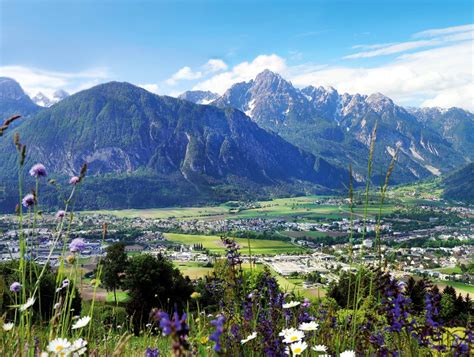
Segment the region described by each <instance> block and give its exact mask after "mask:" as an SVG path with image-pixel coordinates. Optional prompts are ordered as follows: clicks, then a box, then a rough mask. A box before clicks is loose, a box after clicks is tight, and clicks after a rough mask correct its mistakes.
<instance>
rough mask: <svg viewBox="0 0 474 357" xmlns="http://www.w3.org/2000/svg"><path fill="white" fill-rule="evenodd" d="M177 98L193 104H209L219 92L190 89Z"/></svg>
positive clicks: (217, 96)
mask: <svg viewBox="0 0 474 357" xmlns="http://www.w3.org/2000/svg"><path fill="white" fill-rule="evenodd" d="M178 98H179V99H184V100H187V101H189V102H192V103H195V104H209V103H211V102H213V101H214V100H216V99H217V98H219V94H217V93H213V92H210V91H203V90H192V91H186V92H184V93H182V94H180V95H179V96H178Z"/></svg>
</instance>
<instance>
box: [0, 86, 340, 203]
mask: <svg viewBox="0 0 474 357" xmlns="http://www.w3.org/2000/svg"><path fill="white" fill-rule="evenodd" d="M15 131H18V132H19V133H20V135H21V140H22V142H24V143H25V144H26V145H27V148H28V165H30V164H33V163H35V162H41V163H43V164H44V165H45V166H46V167H48V169H49V170H50V172H51V173H54V174H55V175H57V176H72V175H74V174H77V172H78V170H79V168H80V166H81V165H82V163H84V162H87V163H88V166H89V171H88V172H89V175H90V176H92V177H93V179H92V180H90V184H91V185H93V187H94V190H92V189H91V190H90V192H89V191H88V187H87V186H86V188H85V189H86V196H88V197H89V198H91V201H92V202H89V203H87V204H84V205H83V206H86V207H89V208H94V207H95V208H99V207H104V208H112V207H115V208H117V207H124V206H126V207H134V206H137V205H140V206H148V207H150V206H157V205H158V206H159V205H162V204H164V203H165V204H177V203H186V204H191V203H196V200H204V199H205V198H208V199H211V200H215V201H219V200H224V199H229V198H240V197H241V195H247V196H251V195H252V194H256V195H258V191H259V190H261V192H262V193H263V192H267V194H268V192H269V190H271V191H272V192H280V193H286V194H288V193H291V192H294V193H297V192H299V193H302V192H316V191H319V192H328V188H330V189H337V188H342V187H343V185H344V182H346V181H348V179H349V177H348V173H347V172H346V171H345V170H344V169H341V168H337V167H334V166H332V165H331V164H329V163H328V162H327V161H325V160H324V159H323V158H321V157H315V156H314V155H312V154H309V153H306V152H304V151H303V150H301V149H299V148H298V147H296V146H294V145H292V144H290V143H288V142H286V141H285V140H284V139H282V138H281V137H280V136H278V135H276V134H274V133H270V132H268V131H265V130H264V129H262V128H260V127H259V126H258V125H257V124H256V123H254V122H253V121H252V120H250V118H248V117H247V116H246V115H245V114H244V113H242V112H240V111H239V110H236V109H234V108H224V109H221V108H217V107H215V106H204V105H197V104H194V103H191V102H189V101H186V100H181V99H177V98H172V97H166V96H157V95H155V94H152V93H150V92H147V91H146V90H144V89H142V88H139V87H136V86H133V85H131V84H128V83H119V82H110V83H106V84H102V85H99V86H96V87H93V88H91V89H88V90H85V91H82V92H79V93H76V94H74V95H72V96H70V97H68V98H66V99H64V100H62V101H60V102H59V103H57V104H55V105H53V106H52V107H50V108H45V109H42V110H40V111H39V112H38V113H37V114H36V115H35V116H34V117H32V118H28V119H26V120H25V121H23V123H22V124H20V126H19V127H18V128H17V129H16V130H13V131H11V132H10V135H9V136H6V137H4V138H2V141H1V142H0V162H2V170H1V172H0V178H2V179H3V180H5V181H8V180H10V181H11V180H12V179H13V178H14V177H15V174H16V171H17V169H16V159H15V148H14V145H13V142H12V140H11V136H12V135H13V132H15ZM58 133H60V135H58ZM127 177H128V178H129V179H130V180H129V182H128V184H129V185H128V186H125V187H122V186H121V185H122V184H123V179H124V178H127ZM86 182H88V181H86ZM112 188H115V189H114V190H113V191H112V192H110V189H112ZM306 190H307V191H306ZM94 192H95V193H94ZM105 192H108V194H104V193H105ZM262 193H261V194H262ZM112 197H113V199H112ZM7 201H8V200H7Z"/></svg>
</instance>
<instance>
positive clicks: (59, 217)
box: [56, 210, 66, 219]
mask: <svg viewBox="0 0 474 357" xmlns="http://www.w3.org/2000/svg"><path fill="white" fill-rule="evenodd" d="M65 215H66V212H65V211H63V210H60V211H58V212H57V213H56V219H62V218H64V216H65Z"/></svg>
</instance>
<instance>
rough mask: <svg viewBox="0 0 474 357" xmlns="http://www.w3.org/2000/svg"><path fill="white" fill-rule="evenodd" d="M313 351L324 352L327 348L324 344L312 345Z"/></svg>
mask: <svg viewBox="0 0 474 357" xmlns="http://www.w3.org/2000/svg"><path fill="white" fill-rule="evenodd" d="M312 349H313V351H315V352H326V351H327V350H328V348H327V347H326V346H324V345H316V346H313V347H312Z"/></svg>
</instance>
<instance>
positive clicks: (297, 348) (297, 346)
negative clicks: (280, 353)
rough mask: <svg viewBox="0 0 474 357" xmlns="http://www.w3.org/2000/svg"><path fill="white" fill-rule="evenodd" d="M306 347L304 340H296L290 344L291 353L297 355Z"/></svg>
mask: <svg viewBox="0 0 474 357" xmlns="http://www.w3.org/2000/svg"><path fill="white" fill-rule="evenodd" d="M307 348H308V344H307V343H306V342H304V341H298V342H295V343H293V344H291V345H290V349H291V355H292V356H299V355H300V354H302V353H303V352H304V350H305V349H307Z"/></svg>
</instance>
